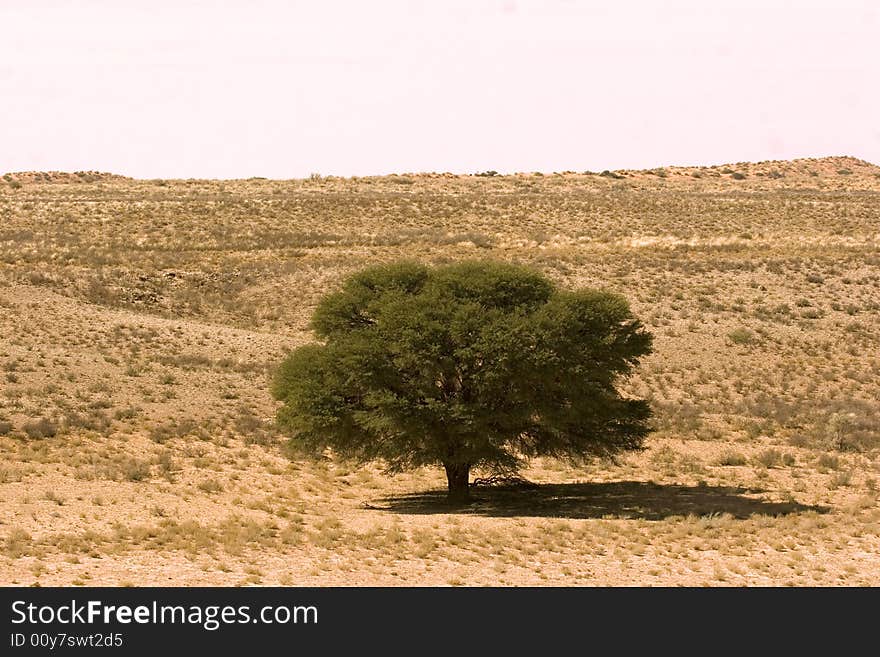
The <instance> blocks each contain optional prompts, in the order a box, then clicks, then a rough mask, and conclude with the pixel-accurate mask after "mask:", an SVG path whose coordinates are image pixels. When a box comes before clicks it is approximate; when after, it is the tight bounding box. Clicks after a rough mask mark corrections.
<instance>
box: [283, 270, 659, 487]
mask: <svg viewBox="0 0 880 657" xmlns="http://www.w3.org/2000/svg"><path fill="white" fill-rule="evenodd" d="M312 328H313V330H314V332H315V334H316V336H317V337H318V338H319V339H320V340H321V343H320V344H309V345H305V346H302V347H299V348H298V349H295V350H294V351H293V352H291V353H290V355H289V356H288V357H287V358H286V360H284V362H283V363H282V364H281V366H280V367H279V368H278V371H277V373H276V375H275V378H274V381H273V385H272V392H273V395H274V396H275V398H276V399H278V400H279V401H281V402H283V404H282V406H281V408H280V409H279V411H278V422H279V425H280V426H281V427H282V428H284V429H286V430H287V431H288V432H290V434H291V435H292V442H293V443H294V445H296V446H299V447H300V448H305V449H307V450H309V451H313V452H318V453H320V452H323V451H325V450H326V449H327V448H330V449H332V450H333V452H335V453H336V454H339V455H340V456H342V457H348V458H351V459H354V460H356V461H358V462H361V463H365V462H368V461H372V460H381V461H384V462H385V464H386V466H387V467H388V469H389V470H390V471H400V470H403V469H407V468H413V467H419V466H423V465H442V466H443V467H444V468H445V470H446V476H447V480H448V489H449V499H450V501H454V502H463V501H466V500H467V499H468V496H469V478H470V472H471V469H473V468H475V467H480V468H482V469H485V470H489V471H495V472H507V473H510V472H515V471H516V470H518V469H519V468H520V467H522V466H523V465H524V464H525V463H526V461H527V460H528V458H529V457H534V456H551V457H558V458H564V459H568V460H570V461H573V462H579V461H582V460H584V459H588V458H590V457H594V456H611V455H614V454H617V453H620V452H622V451H624V450H635V449H640V448H641V447H642V443H643V440H644V438H645V436H646V435H647V434H648V432H649V430H650V429H649V426H648V420H649V417H650V409H649V407H648V404H647V403H646V402H645V401H643V400H637V399H628V398H625V397H623V396H622V395H621V394H620V393H619V392H618V391H617V389H616V387H615V385H616V383H617V382H618V380H620V379H621V378H623V377H625V376H627V375H628V374H629V373H630V372H631V370H632V369H633V367H635V366H636V365H637V364H638V362H639V358H640V357H641V356H644V355H646V354H648V353H650V351H651V334H650V333H648V332H647V331H646V330H645V329H644V327H643V326H642V324H641V323H640V322H639V321H638V320H637V319H635V318H634V317H633V315H632V313H631V312H630V309H629V306H628V304H627V302H626V300H625V299H624V298H622V297H621V296H618V295H616V294H611V293H609V292H604V291H599V290H590V289H581V290H574V291H568V290H563V289H558V288H557V287H556V286H554V284H553V283H552V282H551V281H550V280H548V279H547V278H546V277H544V276H543V275H542V274H540V273H539V272H536V271H534V270H531V269H528V268H526V267H521V266H516V265H511V264H504V263H498V262H464V263H460V264H453V265H446V266H438V267H433V268H429V267H426V266H424V265H421V264H418V263H413V262H398V263H394V264H389V265H380V266H376V267H371V268H369V269H366V270H364V271H361V272H359V273H357V274H355V275H353V276H351V277H350V278H348V279H347V280H346V281H345V283H344V284H343V286H342V289H341V290H340V291H338V292H334V293H331V294H329V295H327V296H325V297H324V298H323V299H322V300H321V301H320V303H319V304H318V307H317V309H316V311H315V313H314V316H313V318H312Z"/></svg>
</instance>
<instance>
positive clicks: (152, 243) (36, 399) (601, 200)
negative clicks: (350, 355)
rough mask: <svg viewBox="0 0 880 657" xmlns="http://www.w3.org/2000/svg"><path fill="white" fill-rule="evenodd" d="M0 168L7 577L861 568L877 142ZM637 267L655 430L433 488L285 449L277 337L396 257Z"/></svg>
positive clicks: (832, 575)
mask: <svg viewBox="0 0 880 657" xmlns="http://www.w3.org/2000/svg"><path fill="white" fill-rule="evenodd" d="M492 173H493V172H486V174H483V175H473V176H453V175H448V174H447V175H444V174H420V175H415V174H414V175H391V176H384V177H374V178H334V177H322V176H319V175H313V176H312V177H310V178H309V179H305V180H289V181H279V180H266V179H259V178H254V179H249V180H237V181H206V180H167V181H166V180H149V181H147V180H132V179H128V178H123V177H119V176H112V175H108V174H96V173H88V172H80V173H77V174H45V173H26V174H7V175H6V176H3V177H2V178H0V501H2V506H0V584H4V585H13V584H15V585H43V586H46V585H60V584H64V585H71V584H73V585H82V584H89V585H135V586H139V585H197V584H206V585H238V584H245V585H253V584H256V585H259V584H265V585H270V584H284V585H496V584H498V585H567V584H572V585H744V584H747V585H866V584H867V585H880V492H878V480H880V167H877V166H874V165H872V164H869V163H867V162H863V161H860V160H856V159H853V158H842V157H841V158H825V159H815V160H796V161H791V162H762V163H739V164H730V165H719V166H717V167H666V168H663V169H655V170H651V171H615V172H607V171H606V172H601V173H590V172H563V173H555V174H554V173H545V174H543V175H540V174H532V173H524V174H518V175H509V176H500V175H491V174H492ZM402 257H406V258H414V259H418V260H421V261H425V262H429V263H440V262H449V261H453V260H458V259H465V258H469V259H471V258H498V259H503V260H510V261H517V262H521V263H525V264H530V265H533V266H535V267H538V268H540V269H541V270H542V271H544V272H545V273H546V274H547V275H549V276H550V277H552V278H553V279H555V280H557V281H558V282H560V283H561V284H563V285H566V286H594V287H603V288H607V289H611V290H614V291H616V292H620V293H622V294H624V295H625V296H627V297H628V298H629V299H630V301H631V303H632V306H633V308H634V310H635V312H636V314H637V315H638V316H639V317H640V318H641V319H642V320H643V321H644V322H645V324H646V325H647V326H648V328H649V329H650V330H651V331H652V332H653V333H654V335H655V353H654V354H652V355H651V356H650V357H649V358H647V359H646V360H645V361H644V363H643V364H642V366H641V367H640V368H639V370H638V373H637V375H636V376H635V377H633V378H632V379H631V380H629V381H627V382H626V384H625V387H626V389H627V390H629V391H631V392H632V393H633V394H636V395H639V396H643V397H646V398H648V399H649V400H650V401H651V404H652V406H653V408H654V410H655V425H656V432H655V433H654V434H652V436H651V437H650V438H649V439H648V441H647V445H648V448H647V449H646V450H645V451H643V452H641V453H638V454H631V455H627V456H624V457H621V458H620V459H618V460H617V461H615V462H605V461H599V462H595V463H593V464H591V465H589V466H588V467H581V468H574V467H571V466H568V465H565V464H562V463H557V462H554V461H552V460H541V461H537V462H535V463H534V464H533V467H532V468H531V469H530V470H528V471H527V472H525V473H524V474H525V476H526V477H527V478H528V479H529V480H530V481H531V482H533V483H534V484H536V486H533V487H522V488H518V489H511V488H504V487H491V486H485V487H478V488H477V489H476V491H475V496H476V502H475V503H474V504H472V505H471V506H469V507H468V508H467V509H464V510H458V511H453V510H451V509H449V508H447V507H445V506H444V504H443V502H442V496H443V488H444V485H445V481H444V479H443V477H442V473H441V472H440V471H439V470H437V471H435V470H429V469H426V470H420V471H417V472H413V473H407V474H399V475H395V476H393V477H390V476H387V475H385V474H384V473H383V472H382V470H381V468H380V467H378V466H377V467H372V466H370V467H362V468H355V467H352V466H350V465H347V464H345V463H341V462H338V461H336V460H335V459H333V458H332V457H328V458H325V459H323V460H320V461H317V462H316V461H313V460H308V459H304V458H300V457H298V456H297V455H296V454H290V453H288V451H287V450H286V449H285V439H284V437H283V436H281V435H280V434H279V433H278V432H277V431H276V430H275V428H274V423H273V417H274V413H275V409H276V404H275V402H274V401H273V400H272V398H271V396H270V394H269V392H268V382H269V378H270V376H271V372H272V368H273V367H274V366H275V364H277V363H278V362H279V360H280V359H281V358H282V357H283V355H284V354H285V353H286V352H287V351H288V350H289V349H291V348H292V347H295V346H297V345H300V344H303V343H305V342H307V341H309V340H311V339H312V338H311V335H310V333H309V330H308V321H309V317H310V314H311V311H312V309H313V308H314V306H315V303H316V301H317V299H318V298H319V297H320V296H321V295H322V294H323V293H325V292H327V291H329V290H332V289H334V286H335V285H337V284H338V282H339V281H340V280H341V279H342V278H343V277H344V276H345V275H347V274H349V273H350V272H352V271H354V270H356V269H358V268H361V267H363V266H365V265H368V264H372V263H376V262H380V261H388V260H392V259H398V258H402Z"/></svg>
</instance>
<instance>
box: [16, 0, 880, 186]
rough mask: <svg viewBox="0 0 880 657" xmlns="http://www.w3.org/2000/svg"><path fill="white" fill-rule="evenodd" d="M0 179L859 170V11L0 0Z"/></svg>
mask: <svg viewBox="0 0 880 657" xmlns="http://www.w3.org/2000/svg"><path fill="white" fill-rule="evenodd" d="M0 108H2V109H0V111H2V114H0V173H2V172H4V171H22V170H62V171H75V170H99V171H110V172H113V173H120V174H124V175H130V176H135V177H140V178H157V177H162V178H176V177H180V178H190V177H192V178H246V177H250V176H266V177H269V178H301V177H305V176H307V175H309V174H310V173H313V172H315V173H321V174H324V175H341V176H351V175H371V174H385V173H395V172H396V173H404V172H417V171H439V172H443V171H451V172H456V173H469V172H477V171H484V170H488V169H494V170H497V171H500V172H512V171H544V172H551V171H565V170H573V171H584V170H602V169H615V168H646V167H654V166H660V165H668V164H681V165H689V164H693V165H697V164H720V163H726V162H737V161H743V160H766V159H789V158H795V157H817V156H823V155H853V156H856V157H859V158H863V159H866V160H869V161H872V162H875V163H880V2H878V0H825V1H819V0H804V1H802V2H795V1H785V0H723V1H720V0H719V1H715V0H691V1H686V0H671V1H660V0H658V1H656V2H648V1H636V0H631V1H626V0H601V1H593V0H584V1H578V0H567V1H566V0H543V1H541V0H433V1H427V0H426V1H421V0H412V1H404V0H370V1H366V0H362V1H360V2H356V1H350V2H345V1H343V0H311V1H310V2H299V1H295V0H287V1H281V0H228V1H225V2H223V1H219V0H218V1H214V2H210V1H208V0H173V1H170V0H168V1H166V0H147V1H143V0H0Z"/></svg>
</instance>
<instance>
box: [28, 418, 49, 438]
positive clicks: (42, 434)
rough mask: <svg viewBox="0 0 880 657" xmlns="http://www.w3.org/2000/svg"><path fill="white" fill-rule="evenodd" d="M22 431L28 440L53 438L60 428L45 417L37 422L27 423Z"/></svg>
mask: <svg viewBox="0 0 880 657" xmlns="http://www.w3.org/2000/svg"><path fill="white" fill-rule="evenodd" d="M22 429H23V430H24V432H25V434H26V435H27V437H28V438H52V437H54V436H55V435H56V434H57V433H58V427H56V426H55V424H54V423H53V422H52V421H51V420H49V419H48V418H45V417H43V418H40V419H39V420H37V421H36V422H25V423H24V425H23V426H22Z"/></svg>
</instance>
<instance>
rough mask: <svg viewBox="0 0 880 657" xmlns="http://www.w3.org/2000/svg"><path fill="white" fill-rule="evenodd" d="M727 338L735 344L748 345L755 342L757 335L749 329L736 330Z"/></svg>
mask: <svg viewBox="0 0 880 657" xmlns="http://www.w3.org/2000/svg"><path fill="white" fill-rule="evenodd" d="M727 337H728V338H730V341H731V342H733V344H740V345H748V344H754V342H755V334H754V333H753V332H752V331H750V330H749V329H747V328H736V329H734V330H732V331H731V332H730V333H728V334H727Z"/></svg>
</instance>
